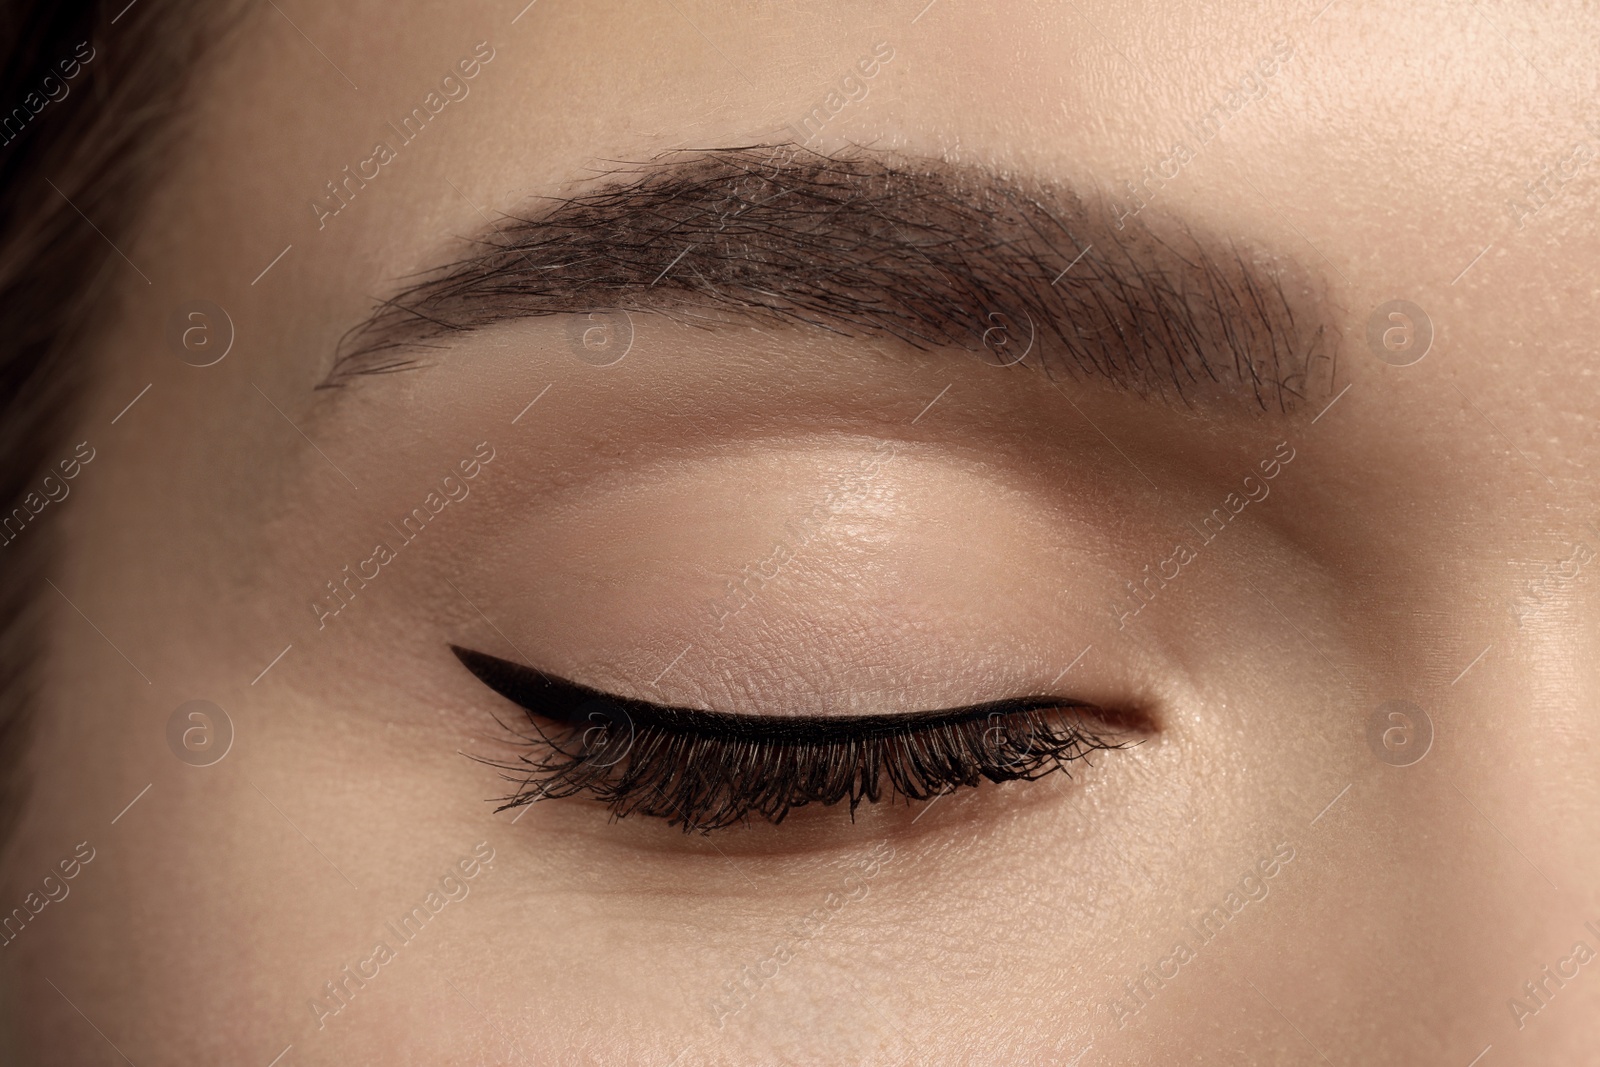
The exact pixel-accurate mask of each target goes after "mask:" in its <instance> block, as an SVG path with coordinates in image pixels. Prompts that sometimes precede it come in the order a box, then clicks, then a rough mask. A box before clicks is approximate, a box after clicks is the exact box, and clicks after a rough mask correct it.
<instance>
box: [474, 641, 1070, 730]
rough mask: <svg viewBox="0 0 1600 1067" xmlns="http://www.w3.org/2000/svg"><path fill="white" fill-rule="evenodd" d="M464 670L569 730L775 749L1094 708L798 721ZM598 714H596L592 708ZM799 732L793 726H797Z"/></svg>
mask: <svg viewBox="0 0 1600 1067" xmlns="http://www.w3.org/2000/svg"><path fill="white" fill-rule="evenodd" d="M450 650H451V652H453V653H455V656H456V658H457V659H459V660H460V661H461V663H462V665H463V666H465V667H466V668H467V670H468V671H470V672H471V673H472V674H473V675H474V676H475V677H476V678H478V680H479V681H481V682H483V683H484V684H485V685H487V686H488V687H489V688H490V689H493V690H494V691H495V692H497V693H499V694H500V695H501V696H503V697H505V698H506V699H507V700H510V701H511V702H512V703H514V704H517V705H519V706H520V707H523V708H525V709H528V710H530V711H534V712H535V713H536V714H540V715H543V716H544V717H546V718H550V719H552V720H554V721H557V722H560V723H563V724H565V725H570V726H582V725H585V724H586V723H587V722H588V721H590V720H588V719H587V718H586V714H587V713H586V710H585V709H586V708H589V707H590V706H591V705H604V706H605V707H606V708H607V709H608V710H615V711H619V712H621V713H622V714H624V715H626V716H627V717H629V718H630V719H635V718H636V719H638V720H639V721H640V722H641V723H645V724H648V725H651V726H656V727H659V728H662V729H666V730H673V731H682V732H687V733H708V734H713V735H715V736H718V737H723V738H727V739H730V740H749V741H769V742H777V743H781V742H783V741H785V740H789V739H792V738H799V737H800V736H801V735H802V734H803V737H804V740H805V741H807V742H820V743H826V742H828V741H833V740H855V739H861V738H866V737H874V736H887V735H889V734H893V733H902V732H905V731H906V730H909V729H917V728H927V727H937V726H940V725H946V724H956V723H965V722H972V721H975V720H981V719H985V718H994V717H996V716H1005V715H1015V714H1021V713H1023V712H1028V711H1045V710H1062V711H1068V710H1072V711H1078V712H1082V713H1093V712H1095V711H1098V710H1099V709H1097V708H1096V706H1095V705H1093V704H1090V703H1088V702H1085V701H1080V700H1071V699H1063V698H1059V697H1050V696H1026V697H1012V698H1007V699H1003V700H992V701H985V702H983V703H980V704H972V705H966V706H963V707H955V708H943V709H935V710H929V711H921V712H908V713H885V714H876V715H848V716H843V715H841V716H833V717H826V718H819V717H815V716H807V717H804V718H798V717H784V716H772V715H744V714H735V713H730V712H719V711H701V710H698V709H694V708H681V707H674V706H670V705H665V704H657V703H654V702H651V701H645V700H638V699H635V698H630V697H619V696H616V695H614V694H610V693H604V692H601V691H599V690H595V689H590V688H588V687H587V686H582V685H579V684H577V683H575V682H569V681H567V680H565V679H558V678H552V677H550V676H549V675H547V674H545V673H544V672H543V671H540V670H538V669H537V668H534V667H529V666H526V665H524V664H520V663H515V662H512V661H511V660H503V659H500V658H498V657H496V656H490V655H487V654H486V653H482V652H477V651H474V650H473V649H469V648H463V647H461V646H459V645H451V646H450ZM596 713H598V709H596ZM797 727H798V728H797Z"/></svg>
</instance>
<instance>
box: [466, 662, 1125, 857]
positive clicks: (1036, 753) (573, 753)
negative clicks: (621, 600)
mask: <svg viewBox="0 0 1600 1067" xmlns="http://www.w3.org/2000/svg"><path fill="white" fill-rule="evenodd" d="M454 651H455V652H456V655H457V656H458V658H460V659H461V661H462V662H463V664H465V665H466V666H467V667H468V669H469V670H471V671H472V672H473V673H474V674H475V675H477V676H478V677H479V679H480V680H481V681H483V682H485V684H487V685H489V686H490V688H492V689H495V690H496V691H497V692H500V693H501V694H502V695H505V696H507V697H508V698H510V699H513V700H515V701H517V702H518V703H519V704H521V705H522V706H523V707H524V709H525V710H526V711H527V712H528V724H529V725H530V726H531V727H532V732H531V733H530V732H527V731H523V730H516V729H513V730H512V732H513V734H515V735H516V737H517V739H518V740H519V742H520V743H522V744H523V745H525V746H526V749H527V750H526V751H524V752H522V753H520V754H519V755H518V756H517V758H516V759H515V760H514V761H509V762H503V761H485V762H488V763H490V764H491V765H492V766H495V767H497V768H499V769H500V770H502V771H504V772H505V776H506V778H507V780H508V781H512V782H516V783H517V784H518V788H517V789H516V791H514V792H513V793H512V794H510V795H509V796H505V797H502V798H500V799H501V801H502V803H501V805H500V807H499V808H498V809H496V810H501V811H503V810H505V809H507V808H515V807H521V806H523V805H526V804H531V803H533V802H534V801H537V800H543V799H547V798H549V799H555V798H561V797H573V796H587V797H590V798H593V799H595V800H599V801H600V802H602V803H604V804H605V805H606V806H607V807H609V808H610V810H611V814H612V815H613V816H614V817H616V818H625V817H627V816H629V815H642V816H647V817H652V818H662V819H666V820H667V821H668V823H669V824H671V825H675V826H681V827H682V828H683V829H684V831H685V832H689V831H694V830H698V831H701V832H703V833H709V832H710V831H712V830H718V829H723V828H725V827H729V826H733V825H736V824H738V823H742V822H745V821H747V820H748V819H749V818H750V817H751V816H760V817H762V818H765V819H767V820H769V821H771V822H774V823H779V822H782V821H783V819H784V818H785V816H787V815H788V814H789V813H790V812H791V811H792V810H793V809H795V808H799V807H805V806H806V805H808V804H821V805H824V806H829V805H834V804H840V803H848V804H849V810H850V812H851V815H852V817H853V816H854V813H855V810H856V808H857V807H858V806H859V805H861V804H862V803H863V802H865V803H878V802H879V801H882V800H890V799H893V798H896V797H900V798H903V799H905V800H907V801H913V800H915V801H921V800H928V799H930V798H932V797H935V796H938V795H941V794H943V793H948V792H951V791H952V790H955V789H958V788H964V787H971V786H976V785H977V784H978V783H979V782H981V781H984V780H988V781H991V782H1007V781H1018V780H1025V781H1031V780H1034V779H1037V778H1041V777H1043V776H1044V775H1046V774H1050V773H1052V772H1054V771H1064V770H1066V769H1067V767H1068V765H1069V764H1071V763H1073V762H1075V761H1077V760H1082V759H1085V758H1087V757H1088V756H1090V755H1091V754H1092V753H1094V752H1098V751H1106V750H1110V749H1118V748H1123V747H1126V746H1127V745H1128V744H1129V743H1130V742H1128V741H1127V740H1123V739H1120V738H1119V737H1118V736H1116V734H1113V733H1111V732H1110V731H1109V730H1097V729H1094V728H1091V727H1090V726H1089V725H1088V724H1087V723H1086V722H1085V721H1084V720H1085V714H1086V713H1093V712H1096V711H1097V710H1098V709H1095V708H1092V707H1090V706H1088V705H1084V704H1081V703H1077V702H1074V701H1062V700H1054V699H1048V698H1025V699H1018V700H1007V701H997V702H993V703H989V704H983V705H977V706H974V707H971V708H967V709H954V710H951V711H946V712H936V713H926V712H925V713H920V714H914V715H905V716H890V715H875V716H861V717H857V718H854V719H851V718H839V719H803V720H802V719H779V718H776V717H758V716H743V715H741V716H733V715H725V714H721V713H714V712H693V711H689V710H687V709H674V708H665V707H662V706H659V705H652V704H647V703H645V702H642V701H632V700H627V699H624V698H620V697H610V696H608V695H606V694H602V693H599V692H597V691H595V690H589V689H585V688H584V687H581V686H576V685H574V684H573V683H569V682H562V681H559V680H554V679H550V678H548V677H547V676H543V675H538V678H537V680H534V679H533V678H531V677H526V676H523V674H522V673H521V672H526V675H528V676H531V675H536V674H537V672H534V671H533V670H532V669H531V668H525V667H522V666H521V665H520V664H513V663H510V662H508V661H505V660H497V659H495V658H494V657H490V656H485V655H484V654H482V653H477V652H472V651H470V650H468V649H460V648H457V649H454ZM542 698H545V699H542ZM541 711H542V712H543V713H541ZM541 720H542V721H541ZM546 724H548V725H549V726H553V727H554V729H550V728H548V727H547V725H546ZM1069 773H1070V772H1069Z"/></svg>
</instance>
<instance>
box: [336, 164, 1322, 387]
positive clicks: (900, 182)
mask: <svg viewBox="0 0 1600 1067" xmlns="http://www.w3.org/2000/svg"><path fill="white" fill-rule="evenodd" d="M776 150H777V149H776V148H774V147H773V146H758V147H753V148H741V149H727V150H717V151H712V152H705V153H699V154H681V153H680V154H677V155H675V156H671V157H667V158H664V159H658V160H656V161H654V162H652V163H649V164H646V165H641V166H639V167H638V168H636V169H634V170H631V171H625V172H622V173H621V174H617V175H612V176H610V178H609V179H607V181H606V183H604V184H602V185H601V186H600V187H599V188H598V190H597V191H594V192H591V193H587V194H583V195H579V196H575V197H570V198H567V199H563V200H556V201H554V203H553V206H551V207H550V208H549V209H547V210H545V211H543V212H541V213H538V214H534V215H531V216H529V217H526V218H514V219H508V220H506V222H505V223H504V224H503V225H501V226H498V227H496V228H494V229H493V230H491V231H486V232H485V233H484V234H482V235H480V236H479V237H478V238H476V239H475V240H474V241H473V243H472V247H471V248H470V249H469V250H468V251H467V254H465V255H463V256H460V257H458V258H457V259H456V261H454V262H451V263H447V264H446V265H444V266H442V267H439V268H437V269H435V270H432V271H426V272H423V273H422V275H421V280H420V281H416V282H414V283H413V284H411V285H409V286H408V287H407V288H405V289H404V290H403V291H402V292H400V293H399V294H398V295H397V296H395V297H393V298H391V299H389V300H387V301H385V302H383V304H381V305H380V306H379V308H378V309H377V311H376V312H375V313H374V315H373V316H372V317H371V318H370V319H368V320H367V321H366V322H364V323H362V324H361V325H359V326H357V327H356V328H354V329H353V330H351V331H350V332H349V333H348V334H347V335H346V337H345V340H344V342H343V343H342V344H341V349H340V353H339V355H338V358H337V360H336V363H335V366H334V368H333V371H332V372H331V373H330V375H329V377H328V380H327V381H326V382H325V383H324V384H326V385H335V384H342V383H344V382H346V381H348V380H349V379H350V378H351V377H352V376H355V375H361V374H366V373H374V372H377V371H386V370H393V369H398V368H400V367H404V366H407V365H412V364H413V363H414V362H415V360H416V355H415V353H416V351H417V349H418V348H419V347H428V348H434V349H437V348H438V347H439V343H440V341H441V340H442V339H444V338H446V337H447V336H449V335H452V334H457V333H460V332H464V331H471V330H474V329H480V328H483V327H486V326H489V325H493V324H495V323H498V322H503V321H506V320H508V319H515V318H527V317H539V316H547V315H555V314H566V313H578V312H586V311H594V310H601V309H605V308H622V309H626V310H630V311H657V312H663V313H666V314H668V315H670V316H673V317H676V318H682V319H687V320H690V321H695V322H697V323H699V324H702V325H715V324H717V323H719V322H724V321H728V320H730V319H732V320H738V319H750V318H755V319H758V320H766V321H773V320H776V321H779V322H783V323H789V324H804V325H809V326H813V327H819V328H822V329H826V330H830V331H832V332H835V333H838V334H841V335H844V336H872V335H882V336H889V337H894V338H897V339H899V340H901V341H903V342H906V343H908V344H910V345H912V346H914V347H918V348H951V347H953V348H958V349H960V348H965V349H978V348H982V347H983V346H984V345H985V344H986V343H992V342H986V341H985V337H986V335H987V336H989V337H991V338H992V336H993V324H994V322H995V321H996V317H997V316H998V317H999V318H1001V319H1003V320H1006V321H1009V322H1012V323H1015V324H1018V325H1017V328H1018V329H1020V328H1021V325H1020V324H1022V323H1024V322H1029V323H1032V324H1035V325H1037V328H1038V330H1039V333H1040V335H1041V338H1042V339H1043V340H1046V341H1048V342H1050V343H1049V344H1048V345H1047V346H1041V348H1040V353H1041V356H1040V358H1041V359H1044V360H1046V362H1047V365H1051V366H1059V367H1060V368H1061V369H1064V370H1065V371H1067V372H1069V373H1073V374H1078V375H1082V376H1097V377H1100V378H1102V379H1104V380H1106V381H1109V382H1111V383H1112V384H1114V385H1117V386H1120V387H1123V388H1126V389H1129V390H1132V391H1134V392H1137V393H1141V394H1146V395H1156V396H1161V397H1164V398H1166V399H1168V400H1176V401H1178V402H1184V403H1189V402H1192V400H1191V397H1190V393H1193V392H1195V390H1194V389H1193V388H1192V387H1193V386H1194V385H1195V384H1197V383H1203V382H1204V383H1217V384H1218V385H1219V386H1220V387H1222V388H1221V391H1222V392H1224V393H1226V394H1229V397H1230V398H1231V400H1232V401H1233V402H1234V403H1238V402H1240V401H1243V402H1244V403H1245V404H1246V405H1247V406H1251V407H1254V408H1256V409H1258V410H1267V411H1280V410H1290V409H1292V408H1293V407H1294V406H1295V405H1296V403H1297V401H1298V400H1299V399H1300V398H1302V397H1305V396H1309V395H1310V394H1312V393H1321V392H1326V391H1328V390H1329V389H1331V386H1332V384H1333V352H1332V348H1333V346H1334V344H1336V341H1337V331H1335V330H1333V329H1331V315H1330V313H1329V310H1328V308H1327V306H1326V302H1325V301H1324V300H1323V299H1322V298H1321V297H1320V295H1315V294H1319V293H1320V292H1321V291H1322V290H1323V289H1325V286H1324V285H1322V284H1321V283H1320V281H1319V280H1317V279H1313V278H1311V277H1310V276H1309V275H1307V273H1306V272H1305V270H1304V268H1303V267H1300V266H1299V265H1298V264H1295V263H1294V262H1293V261H1292V260H1289V259H1287V258H1284V257H1278V258H1273V259H1269V258H1267V257H1265V256H1262V255H1258V254H1256V253H1253V252H1246V251H1245V250H1244V249H1242V248H1241V247H1239V246H1238V245H1237V244H1235V243H1233V242H1229V241H1217V240H1213V239H1210V238H1202V237H1201V236H1199V235H1197V234H1196V233H1195V232H1193V231H1192V230H1191V229H1189V228H1187V227H1185V226H1182V225H1179V224H1177V223H1175V222H1167V223H1161V222H1159V221H1158V222H1155V223H1153V224H1151V225H1146V220H1145V219H1141V220H1139V222H1138V223H1137V224H1136V225H1135V226H1133V227H1128V228H1126V229H1123V230H1120V231H1119V230H1118V229H1117V227H1115V226H1114V225H1112V220H1110V219H1109V218H1108V217H1107V216H1106V214H1105V212H1104V211H1103V210H1099V209H1096V208H1093V207H1091V206H1090V205H1088V204H1087V203H1086V202H1085V201H1084V200H1082V199H1081V198H1079V197H1077V196H1075V195H1073V194H1071V193H1070V192H1063V191H1061V190H1052V189H1048V188H1045V187H1043V186H1038V187H1034V186H1029V185H1026V184H1024V183H1022V182H1020V181H1017V180H1015V179H1009V178H1004V177H1001V176H998V175H996V174H994V173H992V172H989V171H986V170H982V169H978V168H971V167H968V168H953V167H950V166H947V165H942V164H934V163H932V162H931V161H925V160H915V161H892V160H886V159H882V158H879V157H872V156H857V157H851V158H847V159H841V158H837V157H830V156H823V155H819V154H816V153H809V152H802V153H801V154H799V155H795V156H792V157H790V158H788V159H787V160H786V161H785V162H783V163H782V164H781V165H778V166H772V165H771V164H770V160H771V158H772V156H773V153H774V152H775V151H776ZM730 220H733V221H732V223H730ZM1047 349H1048V351H1047ZM1186 390H1188V391H1187V392H1186Z"/></svg>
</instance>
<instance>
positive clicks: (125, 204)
mask: <svg viewBox="0 0 1600 1067" xmlns="http://www.w3.org/2000/svg"><path fill="white" fill-rule="evenodd" d="M237 7H238V5H237V4H236V3H235V2H234V0H227V2H225V3H208V4H202V3H199V2H188V0H167V2H165V3H160V4H151V3H140V4H129V3H128V0H112V2H110V3H107V4H100V3H85V2H82V0H40V2H37V3H20V2H19V3H6V4H5V5H4V7H3V9H0V109H3V110H0V141H3V143H0V337H3V338H4V339H5V343H4V345H3V346H0V502H3V506H4V507H5V512H4V514H5V515H10V514H11V508H12V507H14V506H17V505H20V503H21V500H22V499H23V497H24V496H25V494H26V493H27V492H28V491H29V490H30V489H33V488H36V487H37V484H38V480H39V479H40V478H41V477H42V476H43V474H44V473H45V472H46V469H47V468H48V467H49V465H50V463H51V462H52V461H54V460H57V459H60V458H61V457H62V456H64V455H70V454H71V449H70V446H68V448H67V451H66V452H63V451H62V439H63V434H64V433H65V432H66V427H67V425H68V423H69V422H70V420H71V417H72V414H73V411H74V405H75V403H76V401H77V398H78V397H79V395H80V393H81V392H82V388H83V385H84V382H85V380H86V379H87V377H88V374H89V372H90V368H89V366H88V351H89V349H90V347H91V342H92V341H93V339H94V337H95V336H96V334H97V332H98V331H99V330H101V329H102V328H103V327H104V325H105V323H106V321H107V318H108V315H107V314H106V312H107V310H108V309H109V308H110V306H111V304H112V296H113V283H114V281H116V280H118V279H119V271H118V270H117V268H121V267H122V264H121V261H120V259H118V258H117V254H116V252H115V251H114V250H113V249H112V247H111V245H112V243H113V242H115V243H116V244H119V245H123V244H125V242H126V241H128V240H129V235H130V233H131V231H132V230H133V228H134V226H135V223H136V221H137V218H138V215H139V210H140V208H141V206H142V204H143V201H144V192H145V190H146V189H148V188H149V185H150V180H151V178H152V177H154V174H155V168H154V167H153V165H152V164H153V163H154V161H156V160H158V159H160V158H161V155H162V152H163V149H164V148H166V147H168V146H170V144H171V139H172V136H173V135H174V134H175V133H176V130H177V127H176V124H175V123H174V120H173V116H174V115H175V114H177V113H178V105H179V103H180V102H181V100H182V98H183V93H184V89H185V86H186V85H187V82H188V76H189V73H190V71H191V70H192V69H193V68H194V66H195V63H196V60H197V58H198V56H199V55H200V53H201V51H202V49H203V48H205V47H208V46H209V43H210V42H211V41H214V39H215V38H216V36H217V33H218V31H219V28H220V26H221V25H222V23H223V20H224V19H225V18H227V17H230V16H231V14H232V12H234V11H235V10H236V9H237ZM80 45H86V46H87V49H88V50H90V51H92V58H90V59H89V60H88V61H87V62H81V59H82V57H83V55H85V54H87V53H86V52H85V51H82V50H80ZM64 64H65V65H64ZM75 68H76V69H75ZM69 70H72V71H74V72H73V74H72V75H71V76H70V77H68V76H66V72H67V71H69ZM89 220H92V222H91V221H89ZM97 228H98V230H97ZM113 261H114V262H113ZM123 269H125V268H123ZM54 550H55V545H54V538H52V537H51V536H49V532H48V531H43V530H33V529H32V528H31V527H30V528H29V529H28V530H27V531H26V532H25V535H24V536H21V537H18V538H16V540H15V541H11V542H9V543H7V544H6V545H5V546H4V547H3V548H0V553H3V555H0V561H3V562H0V620H3V621H0V840H3V839H4V838H5V837H7V836H9V832H10V831H11V830H12V829H13V828H14V826H15V823H16V821H17V818H18V816H19V813H20V809H21V807H22V801H23V797H24V787H23V782H22V780H21V778H20V770H19V765H20V760H21V756H22V753H23V749H24V747H25V745H26V742H27V739H28V735H29V729H28V727H29V720H30V713H31V711H32V708H33V706H34V702H35V697H36V695H37V690H38V677H37V673H36V671H37V667H38V665H39V664H41V663H42V662H43V661H44V660H45V648H44V645H43V640H44V634H45V632H46V631H45V626H44V625H43V623H44V619H45V618H46V615H47V612H48V611H49V610H51V609H53V608H54V607H55V605H50V604H49V602H48V601H46V600H44V599H43V598H45V597H49V596H53V595H54V594H52V593H51V592H50V587H49V586H48V585H47V584H46V583H45V582H44V579H43V574H44V572H45V570H46V568H47V567H48V565H49V563H50V561H51V560H52V559H53V558H54Z"/></svg>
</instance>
